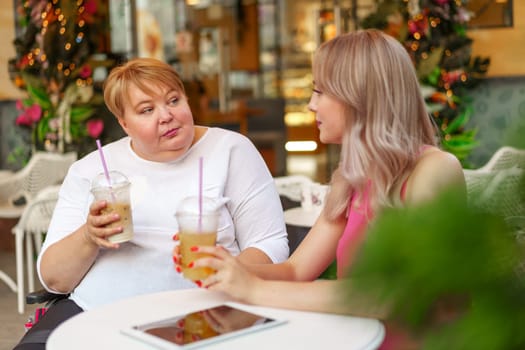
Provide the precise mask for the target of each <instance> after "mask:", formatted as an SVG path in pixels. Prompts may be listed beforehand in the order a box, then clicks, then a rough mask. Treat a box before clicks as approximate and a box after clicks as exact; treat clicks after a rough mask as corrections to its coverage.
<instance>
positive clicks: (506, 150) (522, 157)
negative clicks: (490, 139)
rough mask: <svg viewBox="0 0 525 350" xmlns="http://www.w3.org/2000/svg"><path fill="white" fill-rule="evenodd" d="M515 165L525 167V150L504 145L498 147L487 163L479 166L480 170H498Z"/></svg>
mask: <svg viewBox="0 0 525 350" xmlns="http://www.w3.org/2000/svg"><path fill="white" fill-rule="evenodd" d="M513 167H517V168H520V169H525V150H523V149H518V148H514V147H510V146H503V147H501V148H500V149H498V150H497V151H496V152H495V153H494V155H493V156H492V157H491V158H490V160H489V161H488V162H487V164H485V165H484V166H482V167H481V168H479V170H482V171H497V170H502V169H508V168H513Z"/></svg>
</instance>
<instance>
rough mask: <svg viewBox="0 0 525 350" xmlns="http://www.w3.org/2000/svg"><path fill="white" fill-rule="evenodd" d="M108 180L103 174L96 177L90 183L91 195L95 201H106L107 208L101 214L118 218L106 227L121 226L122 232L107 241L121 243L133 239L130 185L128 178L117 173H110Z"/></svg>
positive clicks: (109, 237)
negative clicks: (116, 215)
mask: <svg viewBox="0 0 525 350" xmlns="http://www.w3.org/2000/svg"><path fill="white" fill-rule="evenodd" d="M109 178H110V180H111V183H108V180H107V178H106V176H105V174H104V173H101V174H99V175H97V176H96V177H95V178H94V179H93V181H92V183H91V193H93V196H95V200H105V201H107V206H106V208H104V210H103V211H102V213H103V214H108V213H111V212H116V213H118V214H119V216H120V220H119V221H115V222H113V223H111V224H109V225H108V227H117V226H122V228H123V231H122V232H121V233H117V234H115V235H112V236H108V241H110V242H112V243H122V242H126V241H129V240H131V239H132V238H133V219H132V216H131V204H130V196H129V192H130V187H131V186H130V185H131V183H130V182H129V180H128V178H127V177H126V176H125V175H124V174H122V173H120V172H118V171H110V172H109Z"/></svg>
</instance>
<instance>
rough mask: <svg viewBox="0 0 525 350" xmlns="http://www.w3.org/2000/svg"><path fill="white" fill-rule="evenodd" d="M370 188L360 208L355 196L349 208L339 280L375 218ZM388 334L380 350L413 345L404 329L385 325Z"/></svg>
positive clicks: (340, 248)
mask: <svg viewBox="0 0 525 350" xmlns="http://www.w3.org/2000/svg"><path fill="white" fill-rule="evenodd" d="M369 187H370V186H367V188H366V190H365V191H364V193H363V195H362V197H361V202H360V204H359V206H357V207H356V206H355V205H354V203H355V201H356V198H355V197H356V196H355V195H353V196H352V198H351V199H350V204H349V206H348V219H347V223H346V227H345V230H344V232H343V235H342V236H341V238H340V239H339V243H338V244H337V253H336V258H337V278H343V277H344V276H345V275H346V274H347V272H348V269H349V267H350V266H351V265H352V262H353V261H352V259H353V258H354V257H355V255H356V251H357V250H358V249H360V247H361V244H362V243H363V240H364V238H365V236H366V231H367V226H368V223H369V222H370V220H372V218H373V216H374V215H373V214H374V213H373V211H372V208H370V202H369V196H368V192H369ZM405 188H406V181H405V182H404V183H403V185H402V187H401V200H402V201H404V199H405ZM385 327H386V334H385V339H384V341H383V343H382V344H381V345H380V347H379V349H378V350H394V349H404V347H405V345H407V344H411V343H412V340H411V338H410V336H409V335H408V333H406V331H404V330H402V329H396V327H395V326H394V327H393V325H391V324H388V323H387V324H385Z"/></svg>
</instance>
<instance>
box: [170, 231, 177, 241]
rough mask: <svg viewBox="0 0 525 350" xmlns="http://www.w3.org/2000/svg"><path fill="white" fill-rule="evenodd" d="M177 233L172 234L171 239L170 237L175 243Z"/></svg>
mask: <svg viewBox="0 0 525 350" xmlns="http://www.w3.org/2000/svg"><path fill="white" fill-rule="evenodd" d="M178 235H179V234H178V233H176V234H174V235H173V237H171V239H172V240H174V241H176V240H177V239H178Z"/></svg>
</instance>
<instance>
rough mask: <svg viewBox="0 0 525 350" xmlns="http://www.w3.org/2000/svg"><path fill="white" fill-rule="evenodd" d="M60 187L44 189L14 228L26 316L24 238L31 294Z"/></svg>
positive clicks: (21, 306) (21, 310)
mask: <svg viewBox="0 0 525 350" xmlns="http://www.w3.org/2000/svg"><path fill="white" fill-rule="evenodd" d="M59 189H60V185H54V186H49V187H46V188H44V189H43V190H41V191H40V192H39V193H38V194H37V195H36V196H35V197H34V198H33V199H31V200H30V201H29V203H28V204H27V206H26V207H25V209H24V211H23V213H22V216H21V217H20V220H18V223H17V224H16V225H15V226H14V227H13V229H12V232H13V234H14V235H15V242H16V279H17V282H16V284H17V294H18V312H19V313H24V306H25V302H24V296H25V289H24V282H25V279H24V239H25V258H26V259H25V260H26V264H27V280H28V291H29V292H33V291H34V290H35V284H34V273H33V271H34V265H35V261H34V256H35V255H34V249H33V245H34V248H35V249H36V253H37V254H39V253H40V248H41V246H42V234H43V233H45V232H47V228H48V226H49V222H50V220H51V216H52V215H53V210H54V209H55V206H56V202H57V200H58V192H59Z"/></svg>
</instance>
